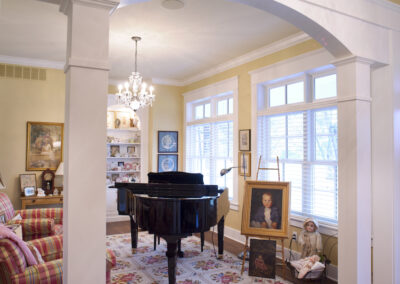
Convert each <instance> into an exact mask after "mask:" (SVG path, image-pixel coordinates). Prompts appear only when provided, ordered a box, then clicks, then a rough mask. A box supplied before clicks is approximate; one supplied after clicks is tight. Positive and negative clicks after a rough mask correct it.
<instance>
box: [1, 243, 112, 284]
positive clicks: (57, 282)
mask: <svg viewBox="0 0 400 284" xmlns="http://www.w3.org/2000/svg"><path fill="white" fill-rule="evenodd" d="M62 244H63V237H62V235H60V236H51V237H47V238H41V239H36V240H32V241H28V242H27V245H28V247H29V249H30V250H31V251H32V252H33V254H34V255H36V259H37V260H38V264H36V265H32V266H29V265H28V264H27V263H28V262H27V260H26V259H25V256H24V254H23V252H22V251H21V249H20V247H19V246H18V245H17V244H16V243H15V242H14V241H12V240H10V239H0V283H2V284H3V283H4V284H28V283H32V284H33V283H49V284H50V283H51V284H62V281H63V260H62V257H63V247H62ZM34 251H37V252H38V253H39V254H40V256H38V255H37V254H36V253H35V252H34ZM115 265H116V257H115V255H114V253H113V252H112V251H111V250H109V249H107V251H106V280H107V283H111V281H110V271H111V269H112V268H113V267H114V266H115Z"/></svg>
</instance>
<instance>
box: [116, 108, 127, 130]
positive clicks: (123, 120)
mask: <svg viewBox="0 0 400 284" xmlns="http://www.w3.org/2000/svg"><path fill="white" fill-rule="evenodd" d="M115 118H116V120H117V119H118V120H119V121H120V124H119V126H118V127H115V128H129V127H130V123H131V120H130V118H131V115H130V113H129V112H125V111H116V112H115Z"/></svg>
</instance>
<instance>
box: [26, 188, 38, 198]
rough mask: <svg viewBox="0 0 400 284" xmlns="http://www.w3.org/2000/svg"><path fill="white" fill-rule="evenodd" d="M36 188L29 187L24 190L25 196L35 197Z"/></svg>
mask: <svg viewBox="0 0 400 284" xmlns="http://www.w3.org/2000/svg"><path fill="white" fill-rule="evenodd" d="M35 190H36V189H35V188H34V187H33V186H27V187H25V188H24V194H25V196H34V195H35Z"/></svg>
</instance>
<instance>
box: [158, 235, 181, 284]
mask: <svg viewBox="0 0 400 284" xmlns="http://www.w3.org/2000/svg"><path fill="white" fill-rule="evenodd" d="M162 237H163V238H164V239H165V240H166V241H167V253H166V255H167V257H168V283H169V284H175V283H176V257H177V252H178V242H179V240H180V238H179V237H174V236H162Z"/></svg>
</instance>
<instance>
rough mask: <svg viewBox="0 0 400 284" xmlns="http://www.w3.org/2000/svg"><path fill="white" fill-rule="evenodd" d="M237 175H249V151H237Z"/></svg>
mask: <svg viewBox="0 0 400 284" xmlns="http://www.w3.org/2000/svg"><path fill="white" fill-rule="evenodd" d="M238 161H239V175H241V176H246V177H249V176H251V153H250V152H239V159H238Z"/></svg>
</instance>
